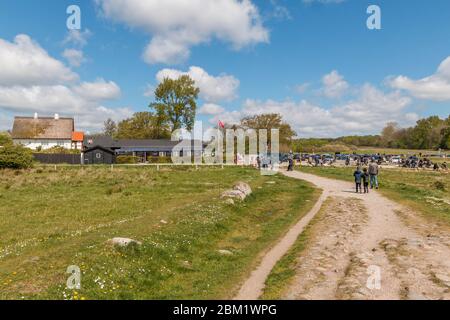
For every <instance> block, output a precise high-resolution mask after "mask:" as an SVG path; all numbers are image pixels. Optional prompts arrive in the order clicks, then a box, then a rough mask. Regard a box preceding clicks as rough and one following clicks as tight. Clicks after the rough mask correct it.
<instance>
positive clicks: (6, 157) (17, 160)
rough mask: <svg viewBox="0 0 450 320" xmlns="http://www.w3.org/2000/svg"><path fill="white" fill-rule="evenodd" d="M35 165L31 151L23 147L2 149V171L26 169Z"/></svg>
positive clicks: (0, 149) (0, 157)
mask: <svg viewBox="0 0 450 320" xmlns="http://www.w3.org/2000/svg"><path fill="white" fill-rule="evenodd" d="M32 165H33V154H32V152H31V150H30V149H27V148H24V147H23V146H21V145H6V146H4V147H0V169H7V168H9V169H26V168H30V167H31V166H32Z"/></svg>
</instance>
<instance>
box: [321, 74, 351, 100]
mask: <svg viewBox="0 0 450 320" xmlns="http://www.w3.org/2000/svg"><path fill="white" fill-rule="evenodd" d="M322 83H323V86H324V88H323V94H324V95H325V96H326V97H328V98H339V97H341V96H342V95H343V94H344V93H345V91H347V89H348V88H349V85H348V83H347V81H345V80H344V77H343V76H341V75H340V74H339V72H337V71H336V70H333V71H331V72H330V73H329V74H327V75H325V76H324V77H323V78H322Z"/></svg>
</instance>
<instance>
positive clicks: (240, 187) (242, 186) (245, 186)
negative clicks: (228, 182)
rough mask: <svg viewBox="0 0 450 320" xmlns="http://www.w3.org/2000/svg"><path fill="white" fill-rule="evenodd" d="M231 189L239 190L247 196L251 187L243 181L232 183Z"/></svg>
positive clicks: (250, 191)
mask: <svg viewBox="0 0 450 320" xmlns="http://www.w3.org/2000/svg"><path fill="white" fill-rule="evenodd" d="M233 190H239V191H241V192H242V193H243V194H245V196H246V197H247V196H249V195H250V194H251V193H252V188H250V186H249V185H248V184H247V183H245V182H242V181H241V182H238V183H236V184H235V185H234V187H233Z"/></svg>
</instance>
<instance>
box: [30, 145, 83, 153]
mask: <svg viewBox="0 0 450 320" xmlns="http://www.w3.org/2000/svg"><path fill="white" fill-rule="evenodd" d="M37 151H38V152H39V153H49V154H80V153H81V151H80V150H77V149H66V148H64V147H61V146H54V147H51V148H49V149H45V150H44V149H42V147H41V150H37Z"/></svg>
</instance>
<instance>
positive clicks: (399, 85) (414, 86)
mask: <svg viewBox="0 0 450 320" xmlns="http://www.w3.org/2000/svg"><path fill="white" fill-rule="evenodd" d="M388 83H389V84H390V85H391V86H392V87H393V88H396V89H402V90H405V91H407V92H409V93H410V94H411V95H412V96H414V97H416V98H419V99H427V100H433V101H448V100H450V57H448V58H447V59H445V60H444V61H443V62H442V63H441V64H440V66H439V67H438V69H437V71H436V73H435V74H433V75H431V76H428V77H425V78H423V79H419V80H413V79H410V78H408V77H406V76H398V77H395V78H392V79H388Z"/></svg>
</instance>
